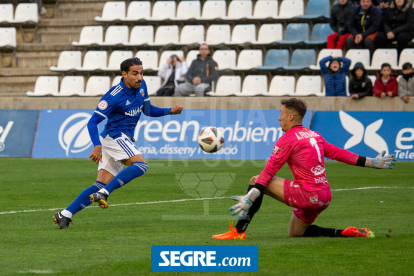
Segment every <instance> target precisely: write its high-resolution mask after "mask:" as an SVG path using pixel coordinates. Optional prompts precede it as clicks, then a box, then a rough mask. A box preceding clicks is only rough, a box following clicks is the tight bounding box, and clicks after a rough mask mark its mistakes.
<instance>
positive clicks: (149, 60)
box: [135, 50, 158, 70]
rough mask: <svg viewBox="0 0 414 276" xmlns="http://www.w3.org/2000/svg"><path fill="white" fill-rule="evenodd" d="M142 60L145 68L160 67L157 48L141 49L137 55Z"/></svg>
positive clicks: (154, 68) (155, 68)
mask: <svg viewBox="0 0 414 276" xmlns="http://www.w3.org/2000/svg"><path fill="white" fill-rule="evenodd" d="M135 56H136V57H137V58H139V59H140V60H141V61H142V66H143V67H144V70H157V68H158V52H157V51H155V50H140V51H138V52H137V54H136V55H135Z"/></svg>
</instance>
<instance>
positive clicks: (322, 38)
mask: <svg viewBox="0 0 414 276" xmlns="http://www.w3.org/2000/svg"><path fill="white" fill-rule="evenodd" d="M333 33H334V31H333V30H332V28H331V26H330V25H329V24H328V23H319V24H315V25H314V26H313V30H312V37H311V40H307V41H305V44H309V45H322V44H325V43H326V41H327V38H328V35H330V34H333Z"/></svg>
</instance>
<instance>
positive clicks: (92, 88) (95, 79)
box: [79, 76, 111, 96]
mask: <svg viewBox="0 0 414 276" xmlns="http://www.w3.org/2000/svg"><path fill="white" fill-rule="evenodd" d="M110 81H111V79H110V77H108V76H92V77H90V78H89V79H88V82H87V83H86V89H85V93H83V94H79V96H100V95H103V94H105V93H106V92H108V90H109V88H110V87H109V83H110Z"/></svg>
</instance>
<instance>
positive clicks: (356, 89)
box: [349, 62, 372, 99]
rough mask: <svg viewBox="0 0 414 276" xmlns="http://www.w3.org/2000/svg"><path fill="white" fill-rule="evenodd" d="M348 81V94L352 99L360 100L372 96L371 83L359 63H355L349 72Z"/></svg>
mask: <svg viewBox="0 0 414 276" xmlns="http://www.w3.org/2000/svg"><path fill="white" fill-rule="evenodd" d="M351 75H352V78H351V80H350V81H349V93H350V94H351V98H352V99H362V98H363V97H366V96H372V82H371V80H370V78H368V76H367V71H366V70H365V68H364V65H363V64H362V63H361V62H357V63H356V64H355V66H354V69H352V72H351Z"/></svg>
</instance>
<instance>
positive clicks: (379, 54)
mask: <svg viewBox="0 0 414 276" xmlns="http://www.w3.org/2000/svg"><path fill="white" fill-rule="evenodd" d="M397 56H398V53H397V49H377V50H375V52H374V55H373V56H372V63H371V66H370V67H368V68H367V69H368V70H381V64H383V63H389V64H390V65H391V68H393V69H399V68H398V64H397Z"/></svg>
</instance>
